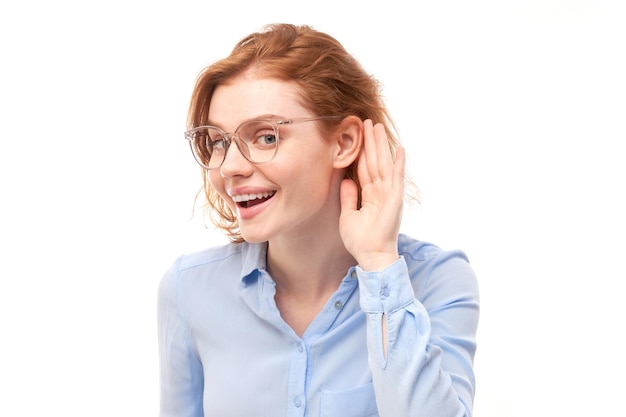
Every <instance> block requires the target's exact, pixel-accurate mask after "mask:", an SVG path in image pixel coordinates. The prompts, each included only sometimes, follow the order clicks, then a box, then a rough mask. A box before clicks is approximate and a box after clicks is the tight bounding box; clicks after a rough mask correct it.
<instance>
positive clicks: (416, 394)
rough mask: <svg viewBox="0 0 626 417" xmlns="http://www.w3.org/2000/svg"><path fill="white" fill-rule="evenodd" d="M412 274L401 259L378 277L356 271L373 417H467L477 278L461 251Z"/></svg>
mask: <svg viewBox="0 0 626 417" xmlns="http://www.w3.org/2000/svg"><path fill="white" fill-rule="evenodd" d="M410 269H411V270H410ZM410 269H409V267H408V266H407V262H406V260H405V258H404V257H401V258H400V259H399V260H398V261H396V262H395V263H394V264H392V265H391V266H389V267H388V268H386V269H385V270H383V271H379V272H365V271H363V270H362V269H360V268H358V267H357V274H358V278H359V287H360V294H361V295H360V303H361V308H362V310H363V311H364V312H365V313H366V315H367V346H368V355H369V356H368V357H369V359H368V360H369V366H370V369H371V371H372V377H373V382H374V391H375V394H376V403H377V406H378V411H379V414H380V416H381V417H397V416H418V415H419V416H421V417H431V416H432V417H435V416H436V417H447V416H457V417H460V416H468V417H469V416H471V415H472V407H473V400H474V390H475V380H474V373H473V359H474V354H475V350H476V340H475V339H476V338H475V335H476V330H477V326H478V315H479V300H478V286H477V282H476V277H475V275H474V272H473V271H472V269H471V268H470V266H469V263H468V262H467V259H466V257H465V255H464V254H463V253H462V252H460V251H451V252H442V253H441V254H439V255H437V256H436V257H435V258H433V259H430V260H428V261H425V262H421V263H420V265H413V263H412V264H411V268H410ZM414 285H415V288H414ZM416 294H418V295H417V296H416ZM418 298H419V299H418ZM383 320H384V321H385V322H386V327H387V346H386V349H384V348H383V325H382V324H383ZM385 351H386V355H385Z"/></svg>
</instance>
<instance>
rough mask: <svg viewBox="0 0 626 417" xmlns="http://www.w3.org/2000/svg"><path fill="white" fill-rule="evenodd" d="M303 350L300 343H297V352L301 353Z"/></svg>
mask: <svg viewBox="0 0 626 417" xmlns="http://www.w3.org/2000/svg"><path fill="white" fill-rule="evenodd" d="M303 351H304V348H303V347H302V344H301V343H300V344H298V352H300V353H302V352H303Z"/></svg>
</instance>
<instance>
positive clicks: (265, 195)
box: [231, 191, 276, 208]
mask: <svg viewBox="0 0 626 417" xmlns="http://www.w3.org/2000/svg"><path fill="white" fill-rule="evenodd" d="M274 194H276V191H265V192H262V193H253V194H237V195H234V196H232V197H231V198H232V199H233V201H234V202H235V203H236V204H237V206H238V207H240V208H250V207H253V206H256V205H257V204H261V203H263V202H265V201H267V200H269V199H270V198H272V197H273V196H274Z"/></svg>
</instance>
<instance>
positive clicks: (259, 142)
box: [185, 116, 343, 169]
mask: <svg viewBox="0 0 626 417" xmlns="http://www.w3.org/2000/svg"><path fill="white" fill-rule="evenodd" d="M342 118H343V117H342V116H317V117H300V118H294V119H283V120H271V119H253V120H248V121H246V122H243V123H242V124H240V125H239V127H238V128H237V129H236V130H235V131H234V132H233V133H228V132H224V131H223V130H222V129H220V128H219V127H215V126H198V127H195V128H193V129H190V130H188V131H186V132H185V139H187V140H188V141H189V146H190V147H191V152H192V153H193V156H194V158H195V159H196V161H197V162H198V164H200V166H202V167H203V168H205V169H216V168H219V167H221V166H222V163H223V162H224V159H225V158H226V153H227V152H228V149H229V148H230V145H231V144H232V142H235V144H236V145H237V148H238V149H239V152H241V154H242V155H243V156H244V158H246V159H247V160H248V161H250V162H252V163H253V164H265V163H267V162H270V161H271V160H272V159H274V157H275V156H276V152H277V151H278V143H279V141H280V139H279V138H280V134H279V130H280V127H281V126H287V125H293V124H296V123H304V122H312V121H316V120H329V119H337V120H340V119H342Z"/></svg>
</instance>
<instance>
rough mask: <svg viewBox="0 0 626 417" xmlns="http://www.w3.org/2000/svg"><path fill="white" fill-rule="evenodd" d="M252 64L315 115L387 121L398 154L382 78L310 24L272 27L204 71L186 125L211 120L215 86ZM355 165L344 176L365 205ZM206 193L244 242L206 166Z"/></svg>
mask: <svg viewBox="0 0 626 417" xmlns="http://www.w3.org/2000/svg"><path fill="white" fill-rule="evenodd" d="M252 68H254V70H255V71H256V72H257V74H260V75H262V76H266V77H268V78H275V79H279V80H285V81H289V82H291V83H293V84H294V85H295V86H296V88H297V90H298V92H299V96H300V99H301V104H302V105H303V106H304V107H305V108H307V109H308V110H310V111H311V112H312V113H313V114H314V115H317V116H322V115H339V116H344V117H345V116H350V115H354V116H357V117H359V118H360V119H361V120H365V119H371V120H372V122H373V123H378V122H380V123H383V125H384V126H385V129H386V130H387V137H388V138H389V147H390V149H391V152H392V153H393V155H394V157H395V150H396V149H397V148H398V147H399V146H400V143H399V140H398V138H397V136H396V134H395V132H396V128H395V125H394V123H393V120H392V118H391V116H390V114H389V112H388V110H387V108H386V107H385V105H384V103H383V100H382V97H381V86H380V84H379V82H378V81H377V80H376V79H375V78H374V77H372V76H371V75H370V74H368V73H367V72H366V71H365V70H364V69H363V68H362V67H361V65H360V64H359V62H358V61H357V60H356V59H355V58H354V57H353V56H352V55H351V54H349V53H348V52H347V51H346V49H345V48H344V47H343V46H342V45H341V43H339V42H338V41H337V40H336V39H335V38H333V37H332V36H330V35H328V34H326V33H323V32H320V31H317V30H315V29H313V28H312V27H311V26H308V25H302V26H296V25H292V24H271V25H267V26H265V27H264V28H263V30H262V31H259V32H256V33H252V34H250V35H248V36H246V37H245V38H243V39H242V40H240V41H239V42H238V43H237V44H236V45H235V47H234V48H233V50H232V52H231V53H230V55H228V56H227V57H226V58H223V59H221V60H218V61H216V62H214V63H213V64H211V65H209V66H208V67H206V68H205V69H204V70H202V71H201V72H200V74H199V76H198V78H197V80H196V84H195V87H194V89H193V93H192V97H191V103H190V106H189V112H188V118H187V128H188V129H191V128H194V127H197V126H201V125H204V124H207V121H208V114H209V106H210V104H211V98H212V96H213V92H214V91H215V88H216V87H217V86H218V85H220V84H222V83H224V82H227V81H228V80H231V79H233V78H235V77H237V76H238V75H240V74H242V73H243V72H245V71H247V70H249V69H252ZM338 123H340V122H337V121H331V120H328V121H323V122H320V125H321V128H322V131H323V132H329V131H330V130H331V129H332V128H333V127H334V126H335V125H337V124H338ZM356 167H357V161H355V162H354V163H353V164H352V165H351V166H349V167H348V168H347V170H346V173H345V178H349V179H352V180H354V181H355V182H356V183H357V186H358V189H359V200H358V206H359V207H360V206H361V198H360V190H361V187H360V184H359V179H358V175H357V170H356ZM203 191H204V195H205V197H206V201H207V205H206V206H205V209H206V210H207V212H208V213H207V214H208V215H209V217H210V219H211V221H212V222H213V224H214V225H215V226H216V227H218V228H219V229H222V230H224V231H225V232H226V233H227V235H228V237H229V239H230V240H231V241H232V242H243V240H244V239H243V237H242V236H241V233H240V232H239V225H238V222H237V217H236V215H235V213H233V212H232V210H231V209H230V208H229V207H228V205H227V204H226V202H225V201H224V200H223V199H222V197H221V196H220V195H219V194H218V193H217V191H216V190H214V189H213V187H212V186H211V184H210V181H209V174H208V171H207V170H203Z"/></svg>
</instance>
